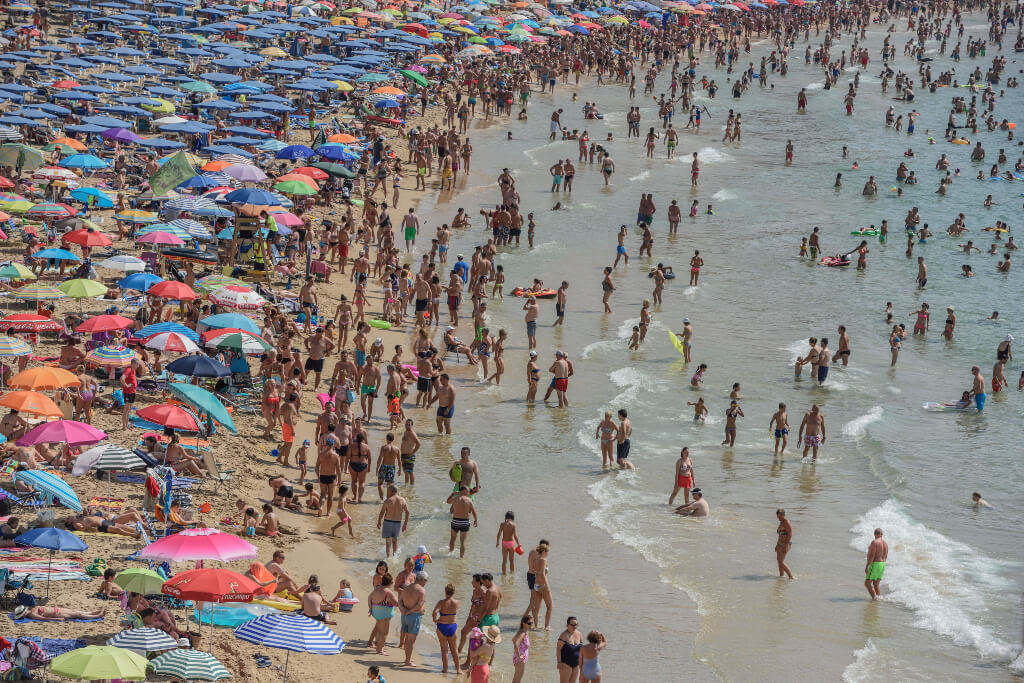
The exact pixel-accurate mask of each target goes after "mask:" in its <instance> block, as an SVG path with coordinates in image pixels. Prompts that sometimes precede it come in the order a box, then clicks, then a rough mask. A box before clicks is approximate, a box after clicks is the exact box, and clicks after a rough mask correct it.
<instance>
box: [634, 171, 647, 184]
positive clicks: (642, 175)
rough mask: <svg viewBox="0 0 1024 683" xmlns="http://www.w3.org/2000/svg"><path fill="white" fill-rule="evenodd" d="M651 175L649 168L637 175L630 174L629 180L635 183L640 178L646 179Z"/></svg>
mask: <svg viewBox="0 0 1024 683" xmlns="http://www.w3.org/2000/svg"><path fill="white" fill-rule="evenodd" d="M649 175H651V172H650V171H649V170H648V171H641V172H640V173H637V174H636V175H635V176H630V178H629V182H631V183H635V182H636V181H638V180H645V179H646V178H647V177H648V176H649Z"/></svg>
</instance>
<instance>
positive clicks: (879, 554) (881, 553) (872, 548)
mask: <svg viewBox="0 0 1024 683" xmlns="http://www.w3.org/2000/svg"><path fill="white" fill-rule="evenodd" d="M888 557H889V544H888V543H886V542H885V539H883V538H882V530H881V529H875V538H874V540H873V541H871V543H870V545H868V558H867V563H866V564H865V565H864V586H865V587H866V588H867V589H868V595H870V596H871V599H872V600H877V599H878V596H879V595H881V593H882V575H883V574H885V561H886V559H888Z"/></svg>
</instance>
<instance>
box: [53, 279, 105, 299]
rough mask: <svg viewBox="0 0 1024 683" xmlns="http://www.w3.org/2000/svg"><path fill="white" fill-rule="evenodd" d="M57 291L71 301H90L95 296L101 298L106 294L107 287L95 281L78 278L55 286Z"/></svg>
mask: <svg viewBox="0 0 1024 683" xmlns="http://www.w3.org/2000/svg"><path fill="white" fill-rule="evenodd" d="M57 289H59V290H60V291H62V292H64V293H65V294H67V295H68V296H69V297H71V298H72V299H91V298H92V297H96V296H103V295H104V294H106V293H107V286H106V285H104V284H103V283H102V282H96V281H95V280H86V279H84V278H78V279H75V280H68V281H67V282H62V283H61V284H59V285H57Z"/></svg>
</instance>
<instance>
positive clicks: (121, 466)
mask: <svg viewBox="0 0 1024 683" xmlns="http://www.w3.org/2000/svg"><path fill="white" fill-rule="evenodd" d="M143 467H146V461H145V460H143V459H142V458H140V457H139V456H138V454H137V453H133V452H132V451H130V450H128V449H127V448H125V447H123V446H118V445H117V444H116V443H106V444H103V445H101V446H96V447H95V448H90V449H89V450H87V451H86V452H84V453H82V454H81V455H80V456H78V457H77V458H76V459H75V463H74V465H72V467H71V474H73V475H74V476H76V477H81V476H84V475H85V474H86V473H88V472H89V470H104V471H108V472H109V471H113V470H137V469H141V468H143Z"/></svg>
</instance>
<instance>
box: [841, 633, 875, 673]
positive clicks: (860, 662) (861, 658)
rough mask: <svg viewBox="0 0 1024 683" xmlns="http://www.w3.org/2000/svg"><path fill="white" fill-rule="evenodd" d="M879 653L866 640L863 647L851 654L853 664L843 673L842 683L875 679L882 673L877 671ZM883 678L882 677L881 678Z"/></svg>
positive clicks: (873, 645) (873, 644) (870, 642)
mask: <svg viewBox="0 0 1024 683" xmlns="http://www.w3.org/2000/svg"><path fill="white" fill-rule="evenodd" d="M878 661H879V652H878V648H877V647H875V643H874V641H872V640H871V639H870V638H868V642H867V643H865V645H864V647H862V648H861V649H859V650H857V651H856V652H854V653H853V663H852V664H850V665H849V666H847V667H846V669H845V670H844V671H843V682H844V683H861V681H870V680H875V679H877V678H878V677H879V676H880V675H882V674H883V673H884V672H882V671H879V670H878ZM882 677H883V678H884V676H882Z"/></svg>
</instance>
